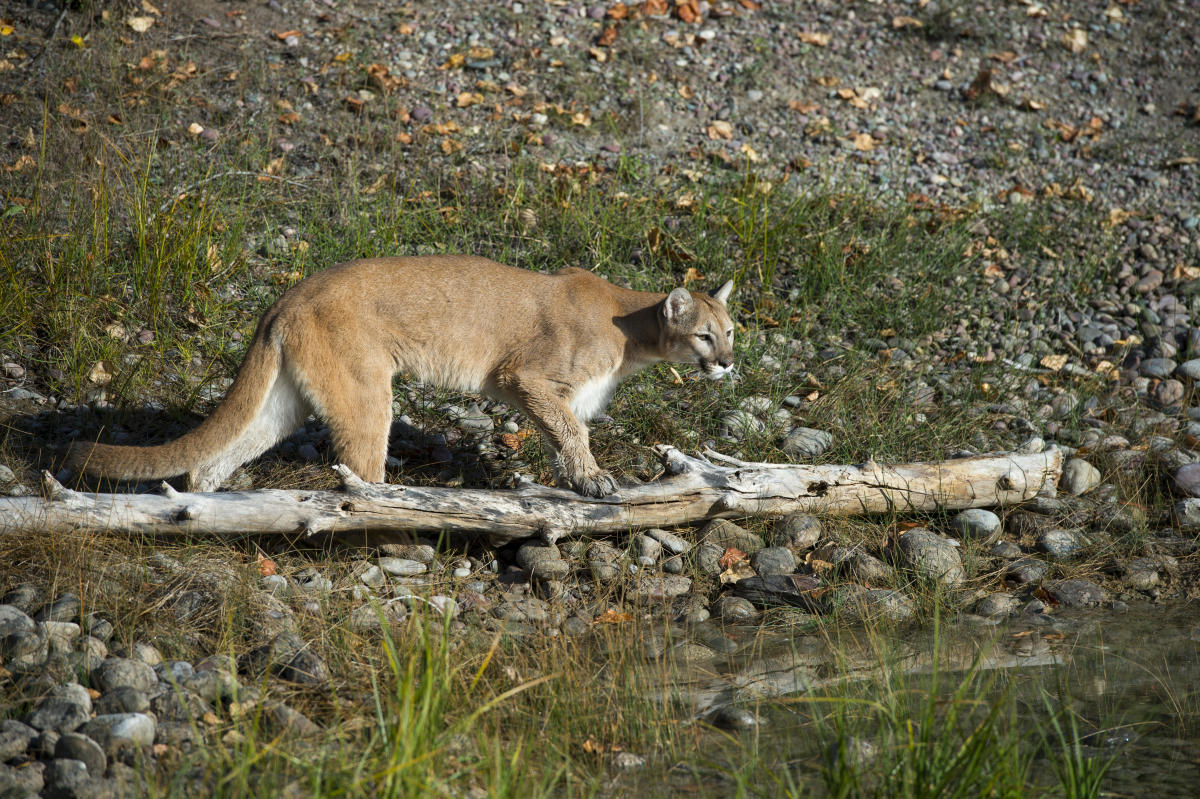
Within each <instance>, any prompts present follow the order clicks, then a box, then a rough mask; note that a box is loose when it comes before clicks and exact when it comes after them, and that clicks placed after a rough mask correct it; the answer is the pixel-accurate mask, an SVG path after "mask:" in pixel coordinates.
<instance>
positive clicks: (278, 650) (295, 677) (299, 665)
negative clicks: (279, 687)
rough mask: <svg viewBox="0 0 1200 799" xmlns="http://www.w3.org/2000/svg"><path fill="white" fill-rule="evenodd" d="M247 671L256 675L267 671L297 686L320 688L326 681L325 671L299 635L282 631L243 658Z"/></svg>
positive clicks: (327, 678)
mask: <svg viewBox="0 0 1200 799" xmlns="http://www.w3.org/2000/svg"><path fill="white" fill-rule="evenodd" d="M245 663H246V666H247V668H248V669H249V670H250V671H252V672H256V673H262V672H263V671H265V670H267V669H270V670H271V671H272V672H273V673H275V674H276V675H278V676H279V677H280V678H282V679H284V680H287V681H289V682H294V683H299V684H301V685H324V684H325V683H327V682H328V681H329V669H328V668H326V666H325V662H324V661H323V660H321V658H320V657H319V656H318V655H317V654H316V653H315V652H313V651H312V649H311V647H310V646H309V645H308V644H307V643H305V641H304V639H302V638H301V637H300V636H299V635H297V634H296V633H294V632H291V631H284V632H281V633H279V634H277V635H276V636H275V637H274V638H272V639H271V642H270V643H269V644H266V645H265V646H261V647H259V648H258V649H255V650H253V651H251V652H249V653H248V654H247V655H246V656H245Z"/></svg>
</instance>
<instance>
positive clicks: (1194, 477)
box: [1175, 463, 1200, 497]
mask: <svg viewBox="0 0 1200 799" xmlns="http://www.w3.org/2000/svg"><path fill="white" fill-rule="evenodd" d="M1175 488H1177V489H1178V490H1179V492H1180V493H1181V494H1183V495H1185V496H1189V497H1200V463H1185V464H1184V465H1183V466H1180V467H1179V468H1178V469H1176V470H1175Z"/></svg>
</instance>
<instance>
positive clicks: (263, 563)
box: [258, 552, 279, 577]
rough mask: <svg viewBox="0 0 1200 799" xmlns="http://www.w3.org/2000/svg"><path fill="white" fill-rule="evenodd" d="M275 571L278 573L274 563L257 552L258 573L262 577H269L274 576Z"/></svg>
mask: <svg viewBox="0 0 1200 799" xmlns="http://www.w3.org/2000/svg"><path fill="white" fill-rule="evenodd" d="M277 571H279V569H278V567H277V566H276V565H275V561H273V560H271V559H270V558H268V557H267V556H266V555H264V554H263V553H261V552H259V553H258V573H259V574H260V575H261V576H263V577H270V576H271V575H272V574H275V573H276V572H277Z"/></svg>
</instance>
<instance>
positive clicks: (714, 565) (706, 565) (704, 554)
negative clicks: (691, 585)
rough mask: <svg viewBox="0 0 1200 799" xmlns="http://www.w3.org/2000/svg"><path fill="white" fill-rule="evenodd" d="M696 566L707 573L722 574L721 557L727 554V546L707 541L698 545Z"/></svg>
mask: <svg viewBox="0 0 1200 799" xmlns="http://www.w3.org/2000/svg"><path fill="white" fill-rule="evenodd" d="M694 552H695V553H696V566H697V567H698V568H699V569H700V571H702V572H704V573H705V574H711V575H717V574H720V573H721V571H722V569H721V557H722V556H723V555H724V554H725V547H723V546H720V545H718V544H710V543H708V542H707V541H706V542H704V543H702V544H701V545H700V546H699V547H697V548H696V549H695V550H694Z"/></svg>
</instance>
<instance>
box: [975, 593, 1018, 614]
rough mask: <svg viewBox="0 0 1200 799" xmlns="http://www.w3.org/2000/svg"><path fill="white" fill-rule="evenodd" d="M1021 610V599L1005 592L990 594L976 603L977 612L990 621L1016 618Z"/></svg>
mask: <svg viewBox="0 0 1200 799" xmlns="http://www.w3.org/2000/svg"><path fill="white" fill-rule="evenodd" d="M1020 609H1021V600H1020V598H1018V597H1015V596H1013V595H1012V594H1008V593H1004V592H999V593H995V594H988V595H987V596H985V597H981V598H980V599H979V601H978V602H976V603H975V612H976V613H977V614H979V615H980V616H985V617H987V618H989V619H997V618H1006V617H1008V616H1015V615H1016V614H1017V613H1018V612H1020Z"/></svg>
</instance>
